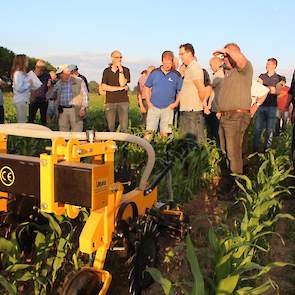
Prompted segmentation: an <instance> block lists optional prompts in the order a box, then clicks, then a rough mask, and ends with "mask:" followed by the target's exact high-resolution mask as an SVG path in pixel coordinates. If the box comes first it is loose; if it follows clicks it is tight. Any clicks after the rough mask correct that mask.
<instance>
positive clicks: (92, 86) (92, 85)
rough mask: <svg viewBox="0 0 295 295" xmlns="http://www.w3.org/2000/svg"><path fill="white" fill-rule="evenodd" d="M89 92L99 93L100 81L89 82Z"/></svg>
mask: <svg viewBox="0 0 295 295" xmlns="http://www.w3.org/2000/svg"><path fill="white" fill-rule="evenodd" d="M88 86H89V92H90V93H97V92H98V83H97V82H96V81H90V82H89V83H88Z"/></svg>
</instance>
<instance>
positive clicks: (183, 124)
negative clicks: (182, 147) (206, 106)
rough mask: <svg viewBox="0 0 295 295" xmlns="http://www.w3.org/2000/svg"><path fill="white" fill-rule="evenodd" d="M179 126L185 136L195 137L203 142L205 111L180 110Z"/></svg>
mask: <svg viewBox="0 0 295 295" xmlns="http://www.w3.org/2000/svg"><path fill="white" fill-rule="evenodd" d="M179 128H180V130H181V132H182V133H183V134H184V136H186V137H190V138H193V139H194V140H196V141H197V143H198V144H201V143H202V142H203V141H204V139H205V133H204V128H205V123H204V115H203V111H200V112H180V117H179Z"/></svg>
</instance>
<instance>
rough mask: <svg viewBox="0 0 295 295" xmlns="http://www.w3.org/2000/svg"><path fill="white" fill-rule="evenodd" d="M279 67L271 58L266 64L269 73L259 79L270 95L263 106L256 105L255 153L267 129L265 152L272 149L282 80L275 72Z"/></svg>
mask: <svg viewBox="0 0 295 295" xmlns="http://www.w3.org/2000/svg"><path fill="white" fill-rule="evenodd" d="M277 65H278V61H277V60H276V59H275V58H269V59H268V60H267V63H266V71H267V72H266V73H265V74H261V75H260V76H259V78H258V82H259V83H261V84H263V85H264V86H266V87H268V88H269V93H268V95H267V96H266V98H265V100H264V101H263V102H262V104H260V103H256V105H257V107H258V109H257V111H256V120H255V136H254V151H258V150H259V144H260V138H261V134H262V131H263V129H264V128H265V129H266V139H265V144H264V150H265V149H267V148H270V146H271V143H272V138H273V133H274V130H275V124H276V118H277V111H278V94H279V92H280V81H281V79H282V78H281V76H280V75H278V74H277V73H276V72H275V70H276V67H277Z"/></svg>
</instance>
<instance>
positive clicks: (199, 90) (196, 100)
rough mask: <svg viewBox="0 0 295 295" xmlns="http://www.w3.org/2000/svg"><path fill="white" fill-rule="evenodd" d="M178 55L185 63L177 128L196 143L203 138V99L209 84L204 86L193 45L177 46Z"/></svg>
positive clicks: (201, 71) (202, 75)
mask: <svg viewBox="0 0 295 295" xmlns="http://www.w3.org/2000/svg"><path fill="white" fill-rule="evenodd" d="M179 57H180V59H181V60H182V62H183V64H185V65H186V69H185V73H184V78H183V86H182V88H181V91H180V93H179V97H180V98H179V100H180V118H179V128H180V130H181V132H182V133H183V134H184V135H185V136H187V137H192V138H194V139H196V141H197V142H198V144H200V143H201V142H202V141H203V140H204V137H205V135H204V116H203V100H204V99H205V97H206V92H207V91H208V89H209V88H210V86H207V87H205V86H204V74H203V70H202V68H201V67H200V66H199V64H198V63H197V61H196V58H195V50H194V47H193V46H192V45H191V44H189V43H186V44H183V45H180V47H179Z"/></svg>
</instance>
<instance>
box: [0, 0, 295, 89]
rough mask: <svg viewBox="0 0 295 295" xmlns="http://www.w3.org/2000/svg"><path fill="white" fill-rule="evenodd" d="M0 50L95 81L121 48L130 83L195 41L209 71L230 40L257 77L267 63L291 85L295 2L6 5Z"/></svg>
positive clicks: (131, 0) (31, 1) (130, 0)
mask: <svg viewBox="0 0 295 295" xmlns="http://www.w3.org/2000/svg"><path fill="white" fill-rule="evenodd" d="M0 7H1V8H0V15H1V17H0V24H1V34H0V46H4V47H7V48H9V49H10V50H12V51H14V52H15V53H25V54H27V55H29V56H31V57H36V58H43V59H46V60H48V61H49V62H51V63H52V64H53V65H54V66H57V65H58V64H62V63H69V64H72V63H73V64H77V65H78V67H79V70H80V72H81V73H82V74H84V75H85V76H86V77H87V78H88V80H95V81H100V80H101V75H102V72H103V69H104V68H105V67H107V65H108V63H109V61H110V53H111V52H112V51H113V50H115V49H118V50H120V51H121V52H122V54H123V64H124V65H125V66H127V67H129V68H130V71H131V81H132V82H131V85H133V86H134V85H135V84H136V82H137V80H138V77H139V74H140V72H141V71H142V70H143V69H145V68H146V67H147V66H148V65H155V66H158V65H160V63H161V53H162V52H163V51H164V50H172V51H174V53H175V54H176V55H178V47H179V45H180V44H183V43H187V42H188V43H192V44H193V46H194V47H195V51H196V56H197V58H198V62H199V63H200V65H201V66H202V67H203V68H206V69H209V66H208V62H209V59H210V58H211V56H212V52H213V51H214V50H216V49H219V48H222V47H223V46H224V45H225V44H226V43H229V42H235V43H237V44H239V45H240V47H241V50H242V52H243V53H244V54H245V55H246V56H247V58H248V59H249V60H250V61H251V62H252V64H253V67H254V78H256V77H257V75H259V73H261V72H264V71H265V62H266V60H267V58H269V57H275V58H277V59H278V61H279V64H278V69H277V72H278V73H279V74H282V75H285V76H286V77H287V80H288V81H287V84H289V83H290V79H291V75H292V73H293V70H294V65H295V38H294V34H295V15H294V11H295V1H292V0H281V1H274V0H252V1H250V0H248V1H246V0H243V1H241V0H236V1H232V0H228V1H224V0H220V1H216V0H211V1H210V0H203V1H198V0H195V1H193V0H186V1H185V0H182V1H174V0H170V1H167V0H149V1H141V0H138V1H135V0H125V1H122V0H121V1H116V0H111V1H100V0H96V1H95V0H83V1H81V0H80V1H77V0H71V1H70V0H63V1H62V0H59V1H57V0H51V1H36V0H27V1H24V0H9V1H4V0H2V1H1V6H0Z"/></svg>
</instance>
